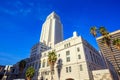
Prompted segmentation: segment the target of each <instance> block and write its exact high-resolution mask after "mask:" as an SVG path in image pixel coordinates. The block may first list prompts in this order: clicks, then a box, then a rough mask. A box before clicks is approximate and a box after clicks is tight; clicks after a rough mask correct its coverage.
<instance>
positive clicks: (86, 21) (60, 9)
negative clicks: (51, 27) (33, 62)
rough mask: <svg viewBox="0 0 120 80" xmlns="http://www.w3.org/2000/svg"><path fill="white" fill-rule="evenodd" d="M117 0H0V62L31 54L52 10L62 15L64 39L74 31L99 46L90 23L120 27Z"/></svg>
mask: <svg viewBox="0 0 120 80" xmlns="http://www.w3.org/2000/svg"><path fill="white" fill-rule="evenodd" d="M119 3H120V1H119V0H0V65H7V64H15V63H16V62H18V61H19V60H21V59H24V58H27V57H29V55H30V49H31V47H32V46H33V45H34V44H35V43H37V42H39V38H40V33H41V27H42V24H43V22H44V21H45V19H46V17H47V16H48V15H49V14H50V13H51V12H52V11H55V12H56V13H57V14H58V15H59V16H60V18H61V22H62V24H63V29H64V39H67V38H69V37H71V36H72V32H73V31H77V32H78V34H79V35H82V36H83V37H84V38H85V39H86V40H87V41H88V42H89V43H90V44H92V45H93V46H94V47H95V48H96V49H98V46H97V43H96V41H95V39H94V38H93V37H92V36H91V35H90V33H89V29H90V27H91V26H93V25H96V26H98V27H99V26H105V27H106V28H107V29H108V31H109V32H112V31H115V30H118V29H120V5H119Z"/></svg>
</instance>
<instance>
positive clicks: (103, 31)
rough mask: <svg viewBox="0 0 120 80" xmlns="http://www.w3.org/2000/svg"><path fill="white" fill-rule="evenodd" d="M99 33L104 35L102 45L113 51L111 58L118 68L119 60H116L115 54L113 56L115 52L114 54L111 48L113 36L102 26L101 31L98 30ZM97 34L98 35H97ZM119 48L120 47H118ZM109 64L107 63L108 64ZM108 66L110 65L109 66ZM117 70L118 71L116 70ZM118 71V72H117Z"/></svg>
mask: <svg viewBox="0 0 120 80" xmlns="http://www.w3.org/2000/svg"><path fill="white" fill-rule="evenodd" d="M98 33H99V34H100V35H102V41H101V43H103V44H104V45H106V46H107V47H109V48H110V50H111V57H112V58H113V59H114V62H115V63H116V65H117V66H118V64H117V60H116V58H115V56H114V54H113V52H112V47H111V42H112V40H111V36H110V35H109V32H108V31H107V29H106V28H105V27H104V26H101V27H100V28H99V29H98ZM96 34H97V33H96ZM115 42H116V41H115V40H114V44H116V43H115ZM117 46H118V45H117ZM106 63H107V62H106ZM107 65H108V64H107ZM118 68H119V66H118ZM115 70H116V68H115ZM116 71H117V70H116Z"/></svg>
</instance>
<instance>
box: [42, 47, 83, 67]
mask: <svg viewBox="0 0 120 80" xmlns="http://www.w3.org/2000/svg"><path fill="white" fill-rule="evenodd" d="M77 51H78V52H79V51H80V49H79V47H78V48H77ZM43 56H46V53H44V55H43ZM58 57H60V54H58ZM78 59H81V55H80V54H78ZM70 61H71V58H70V51H69V50H68V51H66V62H70ZM45 62H46V60H45V59H44V60H43V61H42V67H45ZM48 66H49V64H48V62H47V67H48Z"/></svg>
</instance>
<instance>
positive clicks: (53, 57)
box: [48, 51, 57, 80]
mask: <svg viewBox="0 0 120 80" xmlns="http://www.w3.org/2000/svg"><path fill="white" fill-rule="evenodd" d="M56 60H57V55H56V53H55V51H52V52H49V53H48V63H49V65H50V70H51V80H52V79H53V72H54V65H55V62H56Z"/></svg>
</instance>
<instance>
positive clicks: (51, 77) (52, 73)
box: [51, 70, 53, 80]
mask: <svg viewBox="0 0 120 80" xmlns="http://www.w3.org/2000/svg"><path fill="white" fill-rule="evenodd" d="M52 72H53V71H52V70H51V80H53V73H52Z"/></svg>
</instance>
